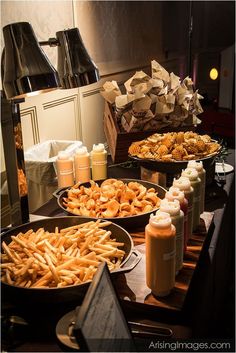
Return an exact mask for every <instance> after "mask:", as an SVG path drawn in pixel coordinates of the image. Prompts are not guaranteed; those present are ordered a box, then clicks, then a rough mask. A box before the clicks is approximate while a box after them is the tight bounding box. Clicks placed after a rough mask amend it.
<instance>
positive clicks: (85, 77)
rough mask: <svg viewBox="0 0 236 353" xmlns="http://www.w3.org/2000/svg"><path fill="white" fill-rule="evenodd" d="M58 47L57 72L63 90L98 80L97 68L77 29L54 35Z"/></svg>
mask: <svg viewBox="0 0 236 353" xmlns="http://www.w3.org/2000/svg"><path fill="white" fill-rule="evenodd" d="M56 37H57V40H58V41H59V46H58V65H57V71H58V74H59V78H60V84H61V86H62V87H63V88H75V87H80V86H86V85H88V84H91V83H94V82H97V81H98V80H99V72H98V68H97V66H96V65H95V64H94V62H93V61H92V59H91V58H90V56H89V54H88V52H87V50H86V48H85V46H84V43H83V41H82V38H81V36H80V32H79V29H78V28H72V29H68V30H65V31H60V32H57V33H56Z"/></svg>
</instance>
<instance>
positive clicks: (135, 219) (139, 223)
mask: <svg viewBox="0 0 236 353" xmlns="http://www.w3.org/2000/svg"><path fill="white" fill-rule="evenodd" d="M119 180H122V181H123V182H124V183H126V184H127V183H129V182H131V181H132V182H138V183H140V184H142V185H143V186H145V187H146V188H147V189H150V188H154V189H155V191H156V192H157V194H158V197H160V199H163V198H164V197H165V193H166V189H164V188H163V187H162V186H159V185H157V184H154V183H151V182H149V181H144V180H138V179H119ZM102 182H103V180H99V181H97V183H98V185H101V183H102ZM81 185H83V186H85V187H89V186H90V183H83V184H81ZM69 189H70V188H63V189H60V190H57V191H56V192H55V193H54V194H53V195H54V196H55V197H56V198H57V203H58V206H59V207H60V208H61V209H62V210H63V211H65V212H66V213H67V214H70V215H75V214H74V213H71V212H69V211H67V210H66V207H65V206H64V205H63V199H64V198H65V197H67V191H68V190H69ZM157 209H158V208H154V209H153V210H152V211H150V212H145V213H142V214H139V215H135V216H128V217H112V218H102V219H107V220H109V221H111V222H113V223H116V224H118V225H120V226H121V227H123V228H125V229H130V228H139V227H144V226H145V225H146V224H147V223H148V222H149V218H150V215H151V214H152V213H153V212H156V211H157ZM78 217H79V216H78ZM83 217H84V216H83Z"/></svg>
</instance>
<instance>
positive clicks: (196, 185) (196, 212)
mask: <svg viewBox="0 0 236 353" xmlns="http://www.w3.org/2000/svg"><path fill="white" fill-rule="evenodd" d="M181 175H182V176H184V177H186V178H188V179H189V181H190V183H191V186H192V187H193V231H195V230H196V229H197V227H198V225H199V223H200V198H201V179H200V178H199V177H198V172H197V171H196V169H193V168H186V169H184V170H183V171H182V174H181Z"/></svg>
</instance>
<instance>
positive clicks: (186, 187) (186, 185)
mask: <svg viewBox="0 0 236 353" xmlns="http://www.w3.org/2000/svg"><path fill="white" fill-rule="evenodd" d="M173 186H174V187H176V188H179V189H180V191H183V192H184V196H185V198H186V199H187V201H188V224H187V237H186V238H187V239H186V242H188V239H189V238H190V237H191V235H192V233H193V187H192V186H191V183H190V180H189V179H188V178H186V177H183V176H182V177H180V178H179V179H174V180H173ZM186 245H187V244H186ZM185 249H186V247H185Z"/></svg>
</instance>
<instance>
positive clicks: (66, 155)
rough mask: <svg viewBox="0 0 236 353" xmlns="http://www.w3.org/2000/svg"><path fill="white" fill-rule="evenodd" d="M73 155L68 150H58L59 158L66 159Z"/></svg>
mask: <svg viewBox="0 0 236 353" xmlns="http://www.w3.org/2000/svg"><path fill="white" fill-rule="evenodd" d="M70 156H71V154H70V153H69V152H67V151H59V152H58V155H57V157H58V159H63V160H66V159H69V158H70Z"/></svg>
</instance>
